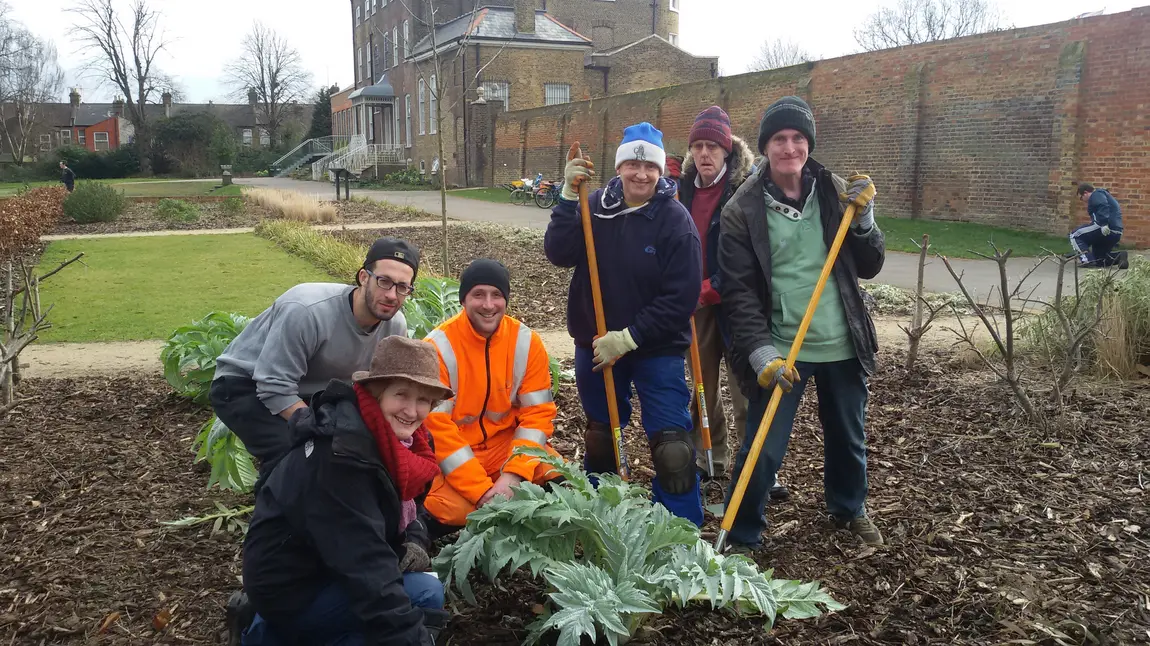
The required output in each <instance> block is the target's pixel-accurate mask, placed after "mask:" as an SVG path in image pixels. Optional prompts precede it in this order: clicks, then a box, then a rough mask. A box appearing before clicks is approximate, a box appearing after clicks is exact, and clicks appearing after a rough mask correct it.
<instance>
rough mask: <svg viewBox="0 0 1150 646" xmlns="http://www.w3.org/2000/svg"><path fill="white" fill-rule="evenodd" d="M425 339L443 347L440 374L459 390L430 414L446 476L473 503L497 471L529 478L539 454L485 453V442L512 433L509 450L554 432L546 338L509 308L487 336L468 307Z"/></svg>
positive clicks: (539, 442) (542, 442)
mask: <svg viewBox="0 0 1150 646" xmlns="http://www.w3.org/2000/svg"><path fill="white" fill-rule="evenodd" d="M426 340H427V341H428V342H429V343H431V344H433V345H434V346H435V348H436V350H438V351H439V380H440V381H441V382H443V384H444V385H445V386H448V387H449V388H451V389H452V390H453V391H455V398H454V399H450V400H447V401H444V402H443V403H442V404H440V405H439V406H437V407H436V408H435V409H434V410H433V411H432V412H431V414H430V415H429V416H428V417H427V421H426V425H427V429H428V430H429V431H430V432H431V435H432V437H433V438H434V439H435V455H436V459H437V460H439V468H440V469H441V470H442V471H443V475H444V477H445V478H447V482H448V483H449V484H450V485H451V486H452V487H454V488H455V489H456V490H458V491H459V493H460V494H462V495H463V496H464V497H465V498H467V499H468V500H469V501H471V502H472V503H473V504H474V503H475V502H477V501H478V500H479V499H480V498H482V497H483V494H485V493H487V490H488V489H490V488H491V486H492V480H493V476H495V477H498V474H499V473H500V472H507V473H514V474H516V475H519V476H521V477H523V478H524V479H525V480H530V479H531V478H532V476H533V475H534V473H535V467H536V462H537V461H536V460H535V459H534V458H527V457H524V456H517V457H515V458H511V457H510V453H508V455H506V456H488V455H486V453H487V450H486V449H487V443H489V442H490V443H491V444H494V445H504V446H506V445H507V435H508V434H510V435H511V442H510V447H511V450H512V451H513V450H514V449H515V447H518V446H536V447H543V446H546V445H547V443H548V442H549V441H550V440H551V434H552V433H553V432H554V430H555V429H554V426H553V421H554V419H555V411H556V408H555V400H554V398H553V396H552V393H551V366H550V362H549V359H548V357H547V350H546V349H545V348H544V347H543V340H542V339H540V338H539V335H538V334H536V333H535V332H533V331H532V330H531V328H529V327H527V326H526V325H524V324H523V323H520V322H519V321H517V320H515V319H513V318H511V317H510V316H504V317H503V321H502V322H501V323H500V324H499V329H498V330H496V332H495V334H493V335H491V338H489V339H488V338H484V337H482V336H480V335H479V334H477V333H476V332H475V330H474V328H472V327H471V321H470V320H469V319H468V318H467V313H466V312H460V313H459V314H456V315H455V316H454V317H452V318H451V319H449V320H448V321H446V322H445V323H443V325H440V326H439V327H438V328H436V329H435V330H434V331H432V333H431V334H429V335H427V339H426ZM477 454H479V456H478V457H477Z"/></svg>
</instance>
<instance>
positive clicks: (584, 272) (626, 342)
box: [544, 123, 703, 526]
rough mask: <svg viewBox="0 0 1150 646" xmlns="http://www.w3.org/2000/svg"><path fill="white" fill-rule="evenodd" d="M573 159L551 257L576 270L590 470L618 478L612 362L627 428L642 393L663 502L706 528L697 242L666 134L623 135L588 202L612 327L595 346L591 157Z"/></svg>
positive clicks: (572, 312)
mask: <svg viewBox="0 0 1150 646" xmlns="http://www.w3.org/2000/svg"><path fill="white" fill-rule="evenodd" d="M574 154H575V147H574V146H573V147H572V152H571V154H570V156H569V161H568V162H567V167H566V170H565V171H564V183H563V190H562V192H561V194H560V199H559V204H558V205H556V206H555V208H554V210H553V211H552V213H551V223H550V224H549V225H548V227H547V235H546V238H545V240H544V250H545V251H546V253H547V259H548V260H550V261H551V262H552V263H553V264H555V265H557V266H559V267H572V268H574V269H575V271H574V273H573V275H572V277H571V287H570V290H569V291H568V295H567V331H568V332H569V333H570V334H571V336H572V337H573V338H574V340H575V383H576V386H577V387H578V390H579V401H580V403H581V404H582V406H583V412H584V414H585V415H586V416H587V430H586V433H585V435H584V446H585V451H584V459H583V466H584V468H585V469H586V470H587V471H588V472H591V473H613V472H615V470H616V469H615V451H614V447H613V443H612V437H611V427H610V423H609V421H608V416H607V392H606V387H605V386H604V383H603V374H602V372H600V371H601V370H602V369H603V368H604V367H606V366H608V365H613V366H614V374H615V392H616V400H617V402H618V404H619V419H620V422H621V424H622V425H623V426H624V427H625V426H627V424H628V422H629V421H630V418H631V387H632V385H634V388H635V391H636V392H637V393H638V396H639V403H640V407H641V409H642V419H641V421H642V424H643V429H644V431H646V435H647V440H648V443H649V445H650V447H651V461H652V463H653V464H654V467H655V478H654V481H653V482H652V491H653V493H654V498H655V501H656V502H659V503H662V504H663V505H665V506H666V507H667V508H668V509H669V510H670V511H671V512H672V513H674V514H675V515H677V516H681V517H683V518H686V519H688V520H690V521H692V522H694V523H695V524H696V525H700V526H701V525H702V524H703V507H702V502H701V499H700V497H699V479H698V474H697V473H696V470H695V449H694V445H693V444H692V442H691V435H690V429H691V415H690V412H689V407H690V402H691V391H690V390H689V389H688V388H687V381H686V379H685V377H684V375H685V368H686V365H685V360H684V353H685V352H686V350H687V349H688V348H689V347H690V344H691V325H690V320H691V314H693V313H694V311H695V305H696V303H697V302H698V300H699V291H700V289H701V285H700V282H699V276H700V275H701V273H702V271H703V270H702V250H701V248H700V246H699V234H698V232H697V231H696V228H695V224H694V222H692V220H691V215H690V213H689V212H688V211H687V209H686V207H684V206H683V205H682V204H680V203H679V202H678V200H676V199H675V190H676V186H675V183H674V182H673V181H671V180H670V179H668V178H666V177H662V174H663V171H664V168H665V163H666V158H667V154H666V151H665V150H664V149H663V133H661V132H659V131H658V130H657V129H656V128H655V127H654V126H652V125H651V124H649V123H640V124H637V125H634V126H630V127H628V128H627V129H625V130H624V131H623V141H622V143H620V144H619V148H618V149H617V150H616V151H615V172H616V173H617V176H616V177H613V178H612V179H611V180H610V181H608V182H607V186H606V187H605V188H602V189H599V190H596V191H595V192H594V193H592V194H591V195H590V199H589V203H590V207H591V214H592V218H591V220H592V222H591V231H592V235H593V237H594V240H595V251H596V255H597V257H598V263H599V279H600V284H601V287H602V291H603V310H604V313H605V315H606V319H607V329H608V330H609V331H608V332H607V334H606V335H604V336H603V337H601V338H596V329H595V309H594V306H593V304H592V298H591V279H590V273H589V270H588V266H587V249H586V246H585V244H584V242H583V227H582V222H581V220H580V216H579V202H578V200H579V197H578V195H579V193H578V189H579V185H580V184H581V183H583V182H586V181H588V180H589V179H591V178H592V177H593V176H594V175H595V172H594V164H592V163H591V161H590V160H589V159H586V158H584V159H578V158H574V159H572V157H574Z"/></svg>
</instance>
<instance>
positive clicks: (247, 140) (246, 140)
mask: <svg viewBox="0 0 1150 646" xmlns="http://www.w3.org/2000/svg"><path fill="white" fill-rule="evenodd" d="M242 139H243V144H244V146H246V147H248V148H251V147H252V129H251V128H244V132H243V136H242Z"/></svg>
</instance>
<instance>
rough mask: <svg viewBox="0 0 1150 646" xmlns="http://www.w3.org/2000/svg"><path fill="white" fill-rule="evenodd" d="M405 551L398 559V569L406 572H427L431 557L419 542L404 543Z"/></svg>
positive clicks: (429, 567)
mask: <svg viewBox="0 0 1150 646" xmlns="http://www.w3.org/2000/svg"><path fill="white" fill-rule="evenodd" d="M403 546H404V547H405V548H406V549H407V553H406V554H404V555H403V558H402V559H400V561H399V569H400V570H401V571H403V572H404V573H405V574H406V573H408V572H427V571H428V570H430V569H431V557H430V556H428V555H427V550H425V549H423V547H422V546H421V545H420V544H419V543H404V544H403Z"/></svg>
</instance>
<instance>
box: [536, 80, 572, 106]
mask: <svg viewBox="0 0 1150 646" xmlns="http://www.w3.org/2000/svg"><path fill="white" fill-rule="evenodd" d="M560 103H571V86H570V85H568V84H566V83H544V84H543V105H559V104H560Z"/></svg>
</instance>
